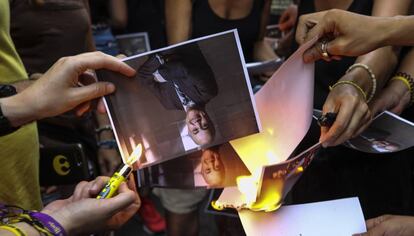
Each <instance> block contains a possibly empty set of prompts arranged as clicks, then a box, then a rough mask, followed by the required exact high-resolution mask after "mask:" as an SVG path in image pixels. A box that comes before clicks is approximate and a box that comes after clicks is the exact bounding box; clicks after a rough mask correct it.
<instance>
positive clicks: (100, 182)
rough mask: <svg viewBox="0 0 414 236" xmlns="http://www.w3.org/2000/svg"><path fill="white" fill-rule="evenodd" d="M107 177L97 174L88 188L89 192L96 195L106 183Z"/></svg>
mask: <svg viewBox="0 0 414 236" xmlns="http://www.w3.org/2000/svg"><path fill="white" fill-rule="evenodd" d="M108 181H109V177H107V176H99V177H97V178H96V179H95V180H94V181H92V186H91V188H90V189H89V194H91V195H92V196H96V195H98V194H99V193H100V192H101V190H102V189H103V188H104V187H105V185H106V184H107V183H108Z"/></svg>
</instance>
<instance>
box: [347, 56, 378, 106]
mask: <svg viewBox="0 0 414 236" xmlns="http://www.w3.org/2000/svg"><path fill="white" fill-rule="evenodd" d="M357 67H361V68H363V69H365V70H366V71H367V72H368V74H369V77H370V78H371V81H372V87H371V93H370V94H369V97H368V100H366V101H367V103H369V102H370V101H371V100H372V99H373V98H374V96H375V93H376V92H377V79H376V78H375V74H374V73H373V72H372V70H371V69H370V68H369V67H368V66H367V65H365V64H362V63H355V64H353V65H352V66H350V67H349V68H348V70H346V73H347V74H348V73H349V72H350V71H351V70H353V69H354V68H357Z"/></svg>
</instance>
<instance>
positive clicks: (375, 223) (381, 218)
mask: <svg viewBox="0 0 414 236" xmlns="http://www.w3.org/2000/svg"><path fill="white" fill-rule="evenodd" d="M391 217H392V215H382V216H379V217H376V218H373V219H369V220H367V222H366V225H367V229H368V230H370V229H372V228H374V227H376V226H378V225H380V224H381V223H382V222H384V221H386V220H388V219H390V218H391Z"/></svg>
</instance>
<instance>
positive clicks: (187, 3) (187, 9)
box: [165, 0, 192, 45]
mask: <svg viewBox="0 0 414 236" xmlns="http://www.w3.org/2000/svg"><path fill="white" fill-rule="evenodd" d="M191 18H192V3H191V0H166V1H165V19H166V31H167V40H168V44H169V45H172V44H176V43H180V42H183V41H186V40H188V39H190V37H191Z"/></svg>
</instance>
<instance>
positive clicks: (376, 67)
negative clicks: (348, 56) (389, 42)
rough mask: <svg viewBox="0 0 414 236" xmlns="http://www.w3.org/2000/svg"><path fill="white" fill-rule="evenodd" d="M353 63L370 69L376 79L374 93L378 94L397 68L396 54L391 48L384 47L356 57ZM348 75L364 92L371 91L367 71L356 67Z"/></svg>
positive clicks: (371, 83)
mask: <svg viewBox="0 0 414 236" xmlns="http://www.w3.org/2000/svg"><path fill="white" fill-rule="evenodd" d="M355 63H361V64H364V65H367V66H368V68H370V69H371V71H372V72H373V74H374V76H375V79H376V86H377V87H376V90H377V91H375V92H378V91H379V90H381V88H383V87H384V86H385V84H386V83H387V81H388V79H389V76H390V75H391V73H392V71H393V70H394V69H395V67H396V66H397V63H398V53H397V52H396V50H394V49H393V48H392V47H384V48H380V49H377V50H375V51H372V52H370V53H368V54H365V55H363V56H360V57H358V58H357V60H356V62H355ZM350 73H352V75H353V77H354V78H355V80H356V81H354V82H356V83H357V84H358V85H360V86H361V88H362V89H363V90H364V91H366V92H367V93H370V92H371V91H372V89H373V82H372V78H371V77H370V75H369V73H368V71H367V70H365V69H364V68H361V67H356V68H354V69H353V70H352V71H351V72H350Z"/></svg>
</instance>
